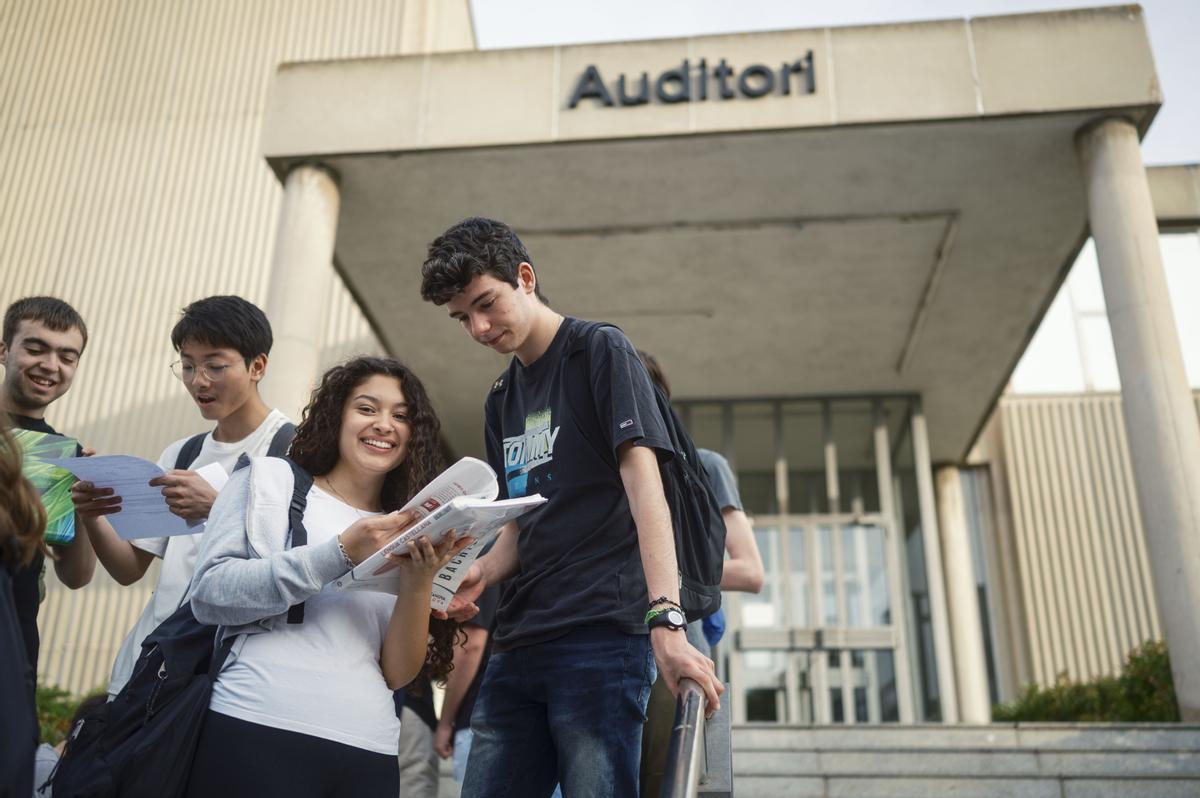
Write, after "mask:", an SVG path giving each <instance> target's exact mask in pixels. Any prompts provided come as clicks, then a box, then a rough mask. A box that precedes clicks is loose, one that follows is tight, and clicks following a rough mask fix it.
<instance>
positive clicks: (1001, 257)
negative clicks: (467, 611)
mask: <svg viewBox="0 0 1200 798" xmlns="http://www.w3.org/2000/svg"><path fill="white" fill-rule="evenodd" d="M808 52H811V53H812V64H813V67H812V74H813V77H814V83H815V91H814V92H813V93H811V94H807V93H803V92H801V91H800V90H799V88H798V87H797V86H793V91H792V93H790V94H789V95H787V96H784V95H782V94H780V93H778V92H776V93H775V94H773V95H770V96H764V97H761V98H758V99H751V98H748V97H745V96H740V97H734V98H731V99H728V100H722V99H718V98H717V97H715V96H710V97H709V98H708V99H707V100H705V101H697V100H695V99H693V101H691V102H682V103H674V104H663V103H656V102H654V101H653V100H651V101H650V102H649V103H646V104H644V105H639V106H635V107H604V106H602V105H601V104H600V103H599V102H596V101H592V100H584V101H583V102H582V103H580V104H579V106H578V107H576V108H574V109H572V108H570V107H569V99H570V96H571V93H572V90H573V89H574V88H575V85H576V80H577V78H578V76H579V75H581V74H582V73H583V71H584V69H585V68H586V66H588V65H595V66H596V67H597V68H598V70H599V72H600V73H601V74H602V75H603V77H604V80H605V82H606V84H608V85H609V86H615V85H616V80H617V76H618V75H620V74H626V75H628V76H629V79H630V80H631V81H634V82H636V79H637V77H638V76H639V75H640V74H641V72H642V71H646V72H648V73H649V78H650V80H651V81H653V80H654V76H655V75H657V74H660V73H661V72H662V71H663V70H666V69H671V68H675V67H678V66H680V63H681V62H682V61H683V60H684V59H688V60H689V64H690V65H691V66H692V67H693V68H695V66H696V65H697V63H698V61H699V59H700V58H705V59H707V62H708V64H709V67H710V68H711V66H712V65H713V64H715V63H716V62H717V60H718V59H722V58H723V59H728V61H729V63H730V64H731V65H732V66H733V67H734V68H735V69H742V68H744V67H745V66H747V65H749V64H752V63H764V64H770V65H773V68H775V69H778V68H779V65H780V64H781V63H784V64H785V63H789V62H792V61H795V60H796V59H800V58H802V57H804V56H805V54H806V53H808ZM714 91H715V90H714ZM1160 101H1161V98H1160V96H1159V90H1158V84H1157V80H1156V77H1155V73H1154V68H1153V62H1152V60H1151V55H1150V50H1149V45H1148V42H1147V39H1146V34H1145V30H1144V26H1143V24H1142V21H1141V17H1140V10H1139V9H1137V8H1136V7H1120V8H1110V9H1099V10H1088V11H1080V12H1067V13H1056V14H1036V15H1025V16H1017V17H996V18H989V19H976V20H970V21H951V22H936V23H923V24H915V25H899V26H882V27H871V28H845V29H831V30H815V31H812V30H809V31H785V32H779V33H767V34H753V35H742V36H721V37H706V38H697V39H681V40H670V41H657V42H637V43H625V44H615V45H590V46H577V47H562V48H543V49H534V50H510V51H493V52H478V53H451V54H439V55H429V56H410V57H402V58H391V59H378V60H368V61H350V62H328V63H313V64H293V65H285V66H284V67H282V68H281V70H280V72H279V74H278V75H277V77H276V81H275V83H274V85H273V88H272V93H271V99H270V101H269V105H268V114H267V119H266V122H265V131H264V148H265V151H266V155H267V158H268V161H269V163H270V164H271V166H272V168H274V169H275V170H276V172H277V173H278V174H280V175H281V176H282V175H283V174H285V173H286V171H287V170H288V169H289V168H290V166H291V165H292V164H295V163H298V162H313V161H317V162H320V163H322V164H325V165H326V166H328V167H330V168H331V169H332V170H334V171H335V172H336V174H337V176H338V181H339V186H340V190H341V210H340V218H339V227H338V239H337V246H336V253H335V260H336V264H337V267H338V269H339V270H340V272H341V274H342V276H343V278H344V279H345V281H346V283H347V285H348V286H349V287H350V289H351V291H353V292H354V294H355V296H356V297H357V298H358V301H359V302H360V304H361V305H362V307H363V309H364V311H365V312H366V313H367V315H368V316H369V317H370V318H371V319H372V321H373V324H374V325H375V327H376V329H377V331H378V333H379V335H380V336H381V338H382V340H383V341H384V343H385V345H386V346H387V347H388V349H389V350H390V351H391V352H392V353H394V354H396V355H397V356H399V357H401V358H403V359H405V360H406V361H408V362H409V363H410V365H412V366H413V367H414V368H415V369H416V371H417V372H418V373H419V374H420V375H421V376H422V378H423V379H424V380H425V382H426V383H427V385H428V386H429V388H430V390H431V392H432V394H433V397H434V401H435V402H436V404H437V407H438V409H439V412H440V413H441V415H442V417H443V423H444V426H445V429H446V433H447V438H448V440H449V442H450V444H451V445H452V446H453V447H454V448H455V449H456V450H457V451H458V452H459V453H463V454H466V453H478V452H479V451H480V450H481V448H482V418H481V406H482V401H483V397H484V393H485V391H486V389H487V387H488V386H489V385H490V384H491V381H492V379H494V377H495V376H496V375H497V374H498V373H500V371H501V370H502V369H503V368H504V366H505V362H506V361H505V360H503V359H501V358H500V357H498V356H496V355H495V354H493V353H491V352H490V351H488V350H485V349H484V348H483V347H481V346H479V345H478V344H476V343H474V342H473V341H471V340H470V339H469V338H468V337H467V336H466V335H465V334H464V333H463V332H462V330H461V329H459V327H458V325H457V324H455V323H454V322H452V321H450V320H448V319H447V318H446V312H445V309H444V308H436V307H433V306H431V305H428V304H426V303H424V302H422V301H421V299H420V295H419V282H420V280H419V268H420V263H421V261H422V259H423V257H424V251H425V246H426V244H427V243H428V242H429V241H430V240H431V239H432V238H433V237H434V236H436V235H437V234H438V233H440V232H441V231H442V230H443V229H445V228H446V227H448V226H449V225H450V224H452V223H454V222H455V221H457V220H458V219H460V218H462V217H464V216H468V215H477V214H478V215H486V216H493V217H496V218H500V219H503V220H505V221H507V222H508V223H509V224H511V225H512V226H513V227H514V228H515V229H516V230H517V231H518V232H519V233H520V234H521V236H522V238H523V240H524V241H525V243H526V245H527V247H528V248H529V250H530V253H531V256H532V258H533V261H534V265H535V267H536V268H537V270H538V275H539V279H540V281H541V284H542V286H543V288H544V291H545V292H546V294H547V295H548V297H549V298H550V300H551V303H552V305H553V306H554V307H555V308H556V309H557V310H559V311H560V312H563V313H566V314H570V315H577V316H582V317H585V318H598V319H606V320H609V321H612V322H614V323H617V324H619V325H620V326H621V327H622V328H623V329H624V330H625V331H626V333H627V334H628V335H629V336H630V338H631V339H632V340H633V341H634V343H635V344H636V345H638V346H639V347H642V348H645V349H648V350H651V351H653V352H655V353H656V354H657V355H658V356H659V357H660V358H661V359H662V361H663V363H664V365H665V367H666V368H667V370H668V372H669V374H670V376H671V379H672V383H673V387H674V389H675V394H676V396H677V397H678V398H685V399H697V398H734V397H755V398H762V397H793V396H808V395H819V394H861V393H871V394H875V393H880V394H894V393H919V394H921V395H922V396H923V397H924V403H925V408H926V412H927V414H928V418H929V423H930V442H931V447H932V452H933V456H934V458H935V459H936V460H959V459H960V458H961V457H962V456H963V455H964V454H965V452H966V451H967V449H968V448H969V447H970V444H971V443H972V441H973V439H974V437H975V434H976V432H977V430H978V429H979V427H980V425H981V424H982V423H983V421H984V419H985V418H986V416H987V414H988V413H989V412H990V410H991V408H992V406H993V404H994V401H995V398H996V396H997V394H998V393H999V392H1000V390H1001V389H1002V388H1003V386H1004V384H1005V383H1006V381H1007V379H1008V377H1009V375H1010V373H1011V371H1012V369H1013V367H1014V366H1015V363H1016V361H1017V359H1018V358H1019V357H1020V355H1021V353H1022V352H1023V351H1024V348H1025V345H1026V344H1027V342H1028V340H1029V338H1030V337H1031V335H1032V333H1033V331H1034V330H1035V329H1036V327H1037V324H1038V323H1039V321H1040V319H1041V317H1042V314H1043V313H1044V311H1045V309H1046V307H1047V306H1048V305H1049V303H1050V301H1051V299H1052V298H1053V296H1054V293H1055V291H1056V289H1057V286H1058V285H1059V283H1060V282H1061V280H1062V278H1063V277H1064V276H1065V273H1066V270H1067V269H1068V268H1069V266H1070V264H1071V263H1072V261H1073V259H1074V256H1075V254H1076V252H1077V251H1078V249H1079V247H1080V245H1081V244H1082V242H1083V240H1084V237H1085V235H1086V207H1085V202H1084V195H1083V191H1082V182H1081V178H1080V174H1079V167H1078V163H1077V159H1076V155H1075V147H1074V136H1075V133H1076V132H1077V131H1078V130H1079V129H1080V128H1081V127H1083V126H1085V125H1087V124H1088V123H1089V122H1091V121H1093V120H1096V119H1100V118H1104V117H1106V116H1111V115H1114V114H1119V115H1124V116H1128V117H1131V118H1132V119H1133V120H1134V121H1135V122H1136V123H1137V124H1138V126H1139V127H1140V128H1141V129H1142V130H1143V131H1144V130H1145V128H1146V127H1147V126H1148V125H1149V122H1150V120H1151V119H1152V117H1153V114H1154V111H1155V109H1156V108H1157V107H1158V104H1159V103H1160Z"/></svg>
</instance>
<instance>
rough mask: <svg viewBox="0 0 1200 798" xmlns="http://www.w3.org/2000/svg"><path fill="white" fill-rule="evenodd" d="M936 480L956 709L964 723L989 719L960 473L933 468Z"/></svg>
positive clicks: (981, 638)
mask: <svg viewBox="0 0 1200 798" xmlns="http://www.w3.org/2000/svg"><path fill="white" fill-rule="evenodd" d="M934 481H935V482H936V483H937V503H938V526H939V528H940V530H941V533H942V535H941V537H942V568H943V569H944V570H945V574H946V603H947V604H948V605H949V607H948V609H949V614H950V641H951V645H952V646H953V648H954V682H955V684H956V685H957V687H958V711H959V713H960V715H961V718H962V721H963V723H991V722H992V708H991V701H990V699H989V697H988V683H987V659H986V658H985V655H984V652H983V621H982V620H981V618H980V616H979V594H978V591H977V587H976V586H977V583H976V580H975V568H974V566H973V564H972V561H971V560H972V558H971V541H970V539H969V537H968V535H970V530H969V529H968V527H967V512H966V507H965V506H964V500H963V491H962V476H961V474H960V473H959V470H958V469H957V468H956V467H955V466H943V467H942V468H939V469H938V470H937V473H936V474H934Z"/></svg>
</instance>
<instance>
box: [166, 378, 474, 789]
mask: <svg viewBox="0 0 1200 798" xmlns="http://www.w3.org/2000/svg"><path fill="white" fill-rule="evenodd" d="M438 429H439V422H438V419H437V416H436V415H435V413H434V410H433V407H432V405H431V404H430V401H429V398H428V395H427V394H426V392H425V388H424V386H423V385H422V384H421V382H420V380H419V379H417V377H416V375H415V374H413V373H412V371H410V370H409V369H408V368H407V367H406V366H404V365H403V364H402V363H400V362H399V361H396V360H392V359H390V358H376V357H359V358H355V359H353V360H350V361H348V362H346V363H344V364H342V365H339V366H335V367H334V368H332V369H330V370H329V371H327V372H326V373H325V375H324V377H323V378H322V379H321V383H320V385H319V386H318V387H317V389H316V390H315V391H314V392H313V396H312V400H311V401H310V402H309V405H308V407H307V408H306V409H305V411H304V419H303V421H301V423H300V425H299V427H298V428H297V429H296V437H295V440H294V441H293V442H292V448H291V452H290V456H291V458H292V460H293V461H294V462H295V464H296V465H298V466H299V467H300V468H301V469H303V471H305V472H307V473H308V474H310V475H312V476H313V477H314V479H313V485H312V487H311V488H310V489H309V490H308V493H307V502H306V506H305V508H304V512H303V525H304V527H305V529H306V530H307V538H308V539H307V544H306V545H302V546H298V547H290V546H289V542H288V541H289V534H288V528H289V519H288V508H289V505H290V504H291V501H292V493H293V490H294V486H295V477H294V472H293V471H292V468H291V467H290V466H289V464H288V463H287V462H286V461H284V460H283V459H280V458H275V457H260V458H254V459H252V460H251V461H250V465H249V467H247V468H244V469H242V470H240V471H237V472H236V473H234V475H233V476H232V477H231V478H230V480H229V484H228V485H226V486H225V488H224V489H223V490H222V491H221V493H220V495H219V496H218V497H217V501H216V503H215V504H214V505H213V508H212V512H211V513H210V515H209V519H208V528H207V530H206V531H205V533H204V536H203V542H202V544H201V549H200V555H199V560H198V563H197V567H196V578H195V584H194V587H193V591H192V593H191V599H190V600H191V607H192V610H193V612H194V613H195V616H196V619H197V620H199V621H200V622H201V623H208V624H216V625H220V626H222V627H223V634H224V636H225V637H229V636H244V637H243V638H242V639H241V640H239V641H237V643H236V645H235V647H234V650H233V656H232V663H231V664H230V663H227V664H226V666H225V668H224V669H223V670H222V671H221V673H220V674H219V676H218V677H217V680H216V683H215V684H214V685H213V692H212V698H211V701H210V704H209V710H208V713H207V715H206V716H205V721H204V727H203V730H202V732H201V735H200V740H199V743H198V745H197V748H196V754H195V759H194V765H193V767H192V771H191V781H190V784H189V787H188V794H189V795H191V796H194V798H211V796H220V798H242V796H246V798H258V796H263V795H286V796H288V797H289V798H307V797H308V796H312V797H313V798H317V797H318V796H319V797H320V798H331V797H333V796H380V797H381V798H384V797H386V798H395V796H396V795H397V793H398V790H399V775H398V774H399V769H398V767H397V763H396V756H397V740H398V738H399V732H400V722H399V720H398V719H397V717H396V712H395V706H394V703H393V691H395V690H397V689H399V688H401V687H403V686H405V685H406V684H408V683H409V682H411V681H412V680H413V678H415V677H416V676H417V674H418V672H419V671H420V670H421V668H422V666H425V667H427V668H428V673H429V675H430V677H431V678H433V679H436V680H444V679H445V676H446V673H447V672H448V671H449V669H450V668H451V667H452V661H453V652H452V650H451V648H452V646H453V641H454V637H455V634H456V631H457V624H453V623H446V622H438V623H436V624H432V623H431V622H430V609H429V602H430V596H431V593H432V588H433V579H434V576H435V575H436V573H437V572H438V570H439V569H440V568H441V567H442V566H443V565H445V564H446V563H447V562H449V561H450V560H451V559H452V558H453V557H454V555H455V554H457V553H458V552H459V551H461V550H462V549H463V548H464V547H465V546H466V545H467V543H468V542H469V539H467V538H461V539H452V538H453V536H450V537H448V538H447V539H445V540H444V541H443V542H442V543H441V544H439V545H438V546H437V547H436V548H435V547H434V546H432V545H431V544H430V543H429V541H428V539H424V538H422V539H421V541H420V542H415V541H410V542H409V543H408V544H407V546H406V549H405V551H404V553H402V554H396V555H392V562H393V563H394V564H395V566H396V572H397V573H398V574H399V576H400V577H401V582H402V583H401V586H400V589H399V592H398V595H396V596H390V595H387V594H384V593H376V592H369V591H346V592H341V591H337V590H335V589H334V588H333V586H332V585H330V583H331V582H332V581H333V580H335V579H336V578H337V577H339V576H341V575H342V574H344V573H346V572H347V571H348V570H350V568H352V567H353V566H355V565H357V564H358V563H360V562H362V561H363V560H365V559H366V558H367V557H369V556H371V555H372V554H374V553H375V552H376V551H378V550H379V549H380V547H382V546H383V544H385V543H386V542H387V541H389V540H391V539H392V538H394V537H395V536H396V535H398V534H400V533H401V532H402V531H403V530H404V529H406V528H407V527H408V526H409V525H411V523H412V522H413V521H414V520H415V517H416V516H415V514H414V513H400V512H398V510H399V508H400V507H402V506H403V505H404V504H405V503H406V502H407V501H408V499H410V498H411V497H412V496H413V495H414V494H415V493H416V492H417V491H418V490H420V489H421V488H422V487H424V486H425V484H427V483H428V482H429V481H430V480H431V479H432V478H433V477H434V476H436V475H437V473H438V471H439V470H440V464H441V457H440V447H439V441H438ZM301 602H303V604H304V608H303V621H302V622H301V623H289V622H288V620H289V619H288V614H289V608H291V607H293V606H294V605H297V604H300V603H301Z"/></svg>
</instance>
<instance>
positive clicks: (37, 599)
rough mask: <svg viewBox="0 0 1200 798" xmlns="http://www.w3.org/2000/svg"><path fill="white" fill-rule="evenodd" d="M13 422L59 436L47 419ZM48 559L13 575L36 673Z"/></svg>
mask: <svg viewBox="0 0 1200 798" xmlns="http://www.w3.org/2000/svg"><path fill="white" fill-rule="evenodd" d="M11 417H12V420H13V423H14V424H16V425H17V426H18V427H20V428H21V429H27V430H30V431H32V432H46V433H49V434H51V435H58V434H59V433H58V432H56V431H55V430H54V428H53V427H51V426H50V425H49V424H47V423H46V420H45V419H44V418H30V417H29V416H19V415H17V414H15V413H13V414H12V415H11ZM82 453H83V449H82V448H80V447H76V450H75V456H76V457H78V456H79V455H80V454H82ZM45 564H46V563H45V557H43V556H42V553H41V552H40V551H39V552H38V553H37V554H36V555H35V556H34V558H33V561H32V562H31V563H29V565H27V566H25V567H24V568H19V569H17V570H16V571H14V572H13V581H12V591H13V601H14V603H15V604H16V610H17V621H18V622H19V623H20V625H21V637H23V638H25V654H26V655H27V656H28V657H29V667H30V668H32V669H33V672H34V673H37V663H38V651H39V649H40V648H41V638H40V637H39V636H38V628H37V616H38V607H39V605H40V604H41V598H42V597H41V584H40V583H41V580H42V569H43V568H44V567H45Z"/></svg>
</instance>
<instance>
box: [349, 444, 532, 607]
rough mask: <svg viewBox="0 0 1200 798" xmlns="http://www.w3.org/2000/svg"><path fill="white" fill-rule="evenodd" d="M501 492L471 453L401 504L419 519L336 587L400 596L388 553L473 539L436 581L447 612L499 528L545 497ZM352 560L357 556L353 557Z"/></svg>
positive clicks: (437, 601) (435, 601) (436, 595)
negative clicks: (416, 543)
mask: <svg viewBox="0 0 1200 798" xmlns="http://www.w3.org/2000/svg"><path fill="white" fill-rule="evenodd" d="M499 492H500V487H499V483H498V482H497V480H496V473H495V472H494V471H492V469H491V467H490V466H488V464H487V463H484V462H483V461H481V460H476V459H475V458H473V457H464V458H463V459H461V460H459V461H458V462H457V463H455V464H454V465H452V466H451V467H450V468H448V469H446V471H444V472H443V473H442V474H441V475H440V476H438V477H437V478H436V479H435V480H433V481H432V482H430V483H429V485H427V486H426V487H425V489H424V490H422V491H421V492H420V493H418V494H417V495H416V496H414V497H413V499H412V500H411V501H410V502H409V503H408V504H406V505H404V507H403V508H401V512H404V511H411V512H415V513H417V514H418V515H419V516H420V520H418V521H417V522H416V523H414V524H413V525H412V526H411V527H409V528H408V529H405V530H404V531H403V532H402V533H400V534H399V535H396V536H395V537H393V538H391V540H388V541H387V542H385V543H383V544H382V545H381V546H380V547H379V548H378V550H377V551H375V553H374V554H372V555H371V556H369V557H367V558H366V559H364V560H362V561H361V562H358V564H357V565H356V566H355V567H354V569H353V570H351V571H350V572H349V573H347V574H346V575H344V576H342V577H341V578H339V579H337V580H335V581H334V583H333V585H334V587H335V588H336V589H338V590H375V591H379V592H383V593H392V594H396V593H398V592H399V590H400V589H401V587H402V585H401V584H400V581H399V577H398V575H397V574H396V573H395V571H396V568H397V564H396V562H394V561H393V560H392V558H390V557H389V556H388V555H389V554H391V553H392V552H395V551H402V550H403V549H402V547H404V546H407V544H408V542H409V541H410V540H415V539H418V538H423V537H424V538H429V539H430V541H432V542H433V543H434V545H437V544H438V543H440V542H441V541H442V539H443V538H444V537H446V536H447V535H450V536H457V537H458V538H464V537H465V538H470V539H471V542H469V543H468V544H466V546H465V548H463V549H461V550H460V551H458V552H456V554H455V555H454V557H453V558H452V559H450V560H449V561H448V562H446V563H445V564H444V565H443V566H442V567H441V570H440V571H439V572H438V574H437V576H436V577H435V578H434V580H433V584H434V590H433V598H432V601H431V607H432V608H433V609H435V610H444V609H445V608H446V605H447V604H448V603H449V601H450V599H451V598H452V597H453V596H454V593H455V591H456V590H457V589H458V586H459V584H460V583H461V582H462V578H463V576H464V575H465V574H466V572H467V569H468V568H469V567H470V566H471V563H473V562H474V561H475V558H476V557H477V556H478V555H479V554H480V552H481V551H482V550H483V549H484V548H485V547H486V546H487V544H488V543H489V542H490V541H491V540H492V539H493V538H494V537H495V536H496V534H497V533H498V532H499V531H500V528H501V527H503V526H504V524H506V523H508V522H509V521H511V520H513V519H514V518H516V517H518V516H520V515H523V514H524V513H527V512H529V511H530V510H533V509H534V508H536V507H537V506H539V505H541V504H543V503H544V502H545V501H546V500H545V499H544V498H542V497H541V496H540V495H536V494H535V495H533V496H523V497H521V498H517V499H504V500H501V501H496V500H495V499H496V496H497V495H498V494H499ZM351 528H353V527H351ZM343 534H345V533H343ZM343 542H344V541H343ZM351 559H352V560H355V557H354V555H351ZM355 561H357V560H355Z"/></svg>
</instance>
